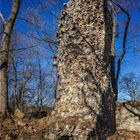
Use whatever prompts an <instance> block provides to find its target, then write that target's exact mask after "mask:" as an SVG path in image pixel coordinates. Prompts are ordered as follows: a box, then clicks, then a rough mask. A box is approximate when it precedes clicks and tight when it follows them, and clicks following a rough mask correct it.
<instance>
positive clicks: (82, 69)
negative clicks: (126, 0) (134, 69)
mask: <svg viewBox="0 0 140 140" xmlns="http://www.w3.org/2000/svg"><path fill="white" fill-rule="evenodd" d="M57 37H58V44H59V49H58V54H57V62H58V80H59V83H58V92H59V97H58V99H57V101H56V106H55V110H54V111H53V112H52V115H53V116H58V117H60V118H62V120H63V119H66V120H68V119H70V118H73V119H74V118H75V119H74V120H75V121H72V122H71V123H70V124H68V123H67V125H68V126H67V129H66V130H67V131H66V130H65V133H67V134H68V131H69V133H70V130H71V129H72V130H71V131H73V134H72V135H73V137H74V138H75V139H76V138H78V139H80V140H86V139H87V138H88V136H89V134H90V133H91V131H93V129H94V130H95V129H96V131H97V133H98V134H99V135H101V136H100V139H102V140H103V139H105V138H104V136H102V134H101V133H105V132H106V135H110V134H111V133H112V132H113V131H114V126H113V123H114V121H115V119H114V115H115V114H114V109H113V108H114V100H113V96H111V90H110V86H109V84H110V82H109V81H110V77H109V59H110V50H111V40H112V19H111V16H110V14H109V12H108V11H107V6H106V2H105V1H104V0H71V1H70V2H68V3H67V4H66V10H64V11H63V13H62V15H61V19H60V23H59V29H58V35H57ZM108 121H109V122H108ZM74 125H75V127H70V126H74ZM65 126H66V125H65ZM65 135H66V134H65ZM69 135H71V134H69ZM105 137H106V136H105Z"/></svg>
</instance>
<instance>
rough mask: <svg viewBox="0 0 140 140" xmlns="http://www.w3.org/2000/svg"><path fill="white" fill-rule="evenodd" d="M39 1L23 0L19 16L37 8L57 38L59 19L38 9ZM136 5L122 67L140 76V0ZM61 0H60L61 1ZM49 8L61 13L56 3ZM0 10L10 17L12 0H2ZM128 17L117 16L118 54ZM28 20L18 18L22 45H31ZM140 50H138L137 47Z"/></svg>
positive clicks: (122, 70)
mask: <svg viewBox="0 0 140 140" xmlns="http://www.w3.org/2000/svg"><path fill="white" fill-rule="evenodd" d="M39 1H41V2H42V1H43V0H33V1H31V0H28V2H29V3H27V1H26V0H23V3H22V5H21V9H20V12H19V15H18V17H22V16H23V15H24V18H28V16H29V15H28V14H30V11H31V9H34V8H35V10H37V14H38V16H39V17H40V18H41V20H42V21H45V25H44V27H43V28H44V30H45V29H46V30H49V31H48V32H49V36H50V37H51V38H53V39H54V38H55V34H56V31H57V25H58V20H56V19H54V18H53V17H52V15H51V14H50V13H49V12H48V11H46V10H39V9H38V3H39ZM58 1H59V0H58ZM61 1H62V3H65V2H67V1H68V0H61ZM135 1H136V5H135V6H130V7H129V13H130V15H131V23H130V28H129V34H128V39H127V46H126V48H127V52H126V55H125V57H124V60H123V62H122V69H121V75H124V74H126V73H130V72H133V73H136V74H137V75H139V76H140V74H139V73H140V21H139V19H140V8H139V7H140V1H139V0H135ZM59 2H60V1H59ZM62 3H61V2H60V3H59V4H60V5H59V7H62V9H63V6H62V5H63V4H62ZM47 6H48V7H47V8H48V9H49V10H50V11H52V12H53V13H55V14H57V15H60V13H61V9H60V8H58V7H57V6H55V5H54V4H49V5H47ZM0 11H1V12H2V13H3V15H4V17H5V18H8V16H9V14H10V11H11V0H0ZM126 18H127V17H126V16H125V14H119V15H118V17H117V20H118V31H119V38H117V39H116V55H117V56H119V54H120V52H121V47H122V37H123V31H124V21H125V19H126ZM25 23H26V22H25V21H23V20H19V19H18V20H16V26H15V27H16V29H17V31H18V32H19V38H22V39H21V41H22V45H25V46H26V45H31V44H32V43H34V42H32V40H30V39H27V37H26V35H28V34H29V33H31V32H33V33H34V31H30V28H31V27H30V26H27V24H25ZM36 44H37V45H38V46H44V47H47V44H45V43H42V44H41V45H40V43H36ZM134 48H136V49H138V50H139V51H136V49H134ZM40 51H41V53H42V54H43V55H48V56H52V55H53V54H52V52H51V51H47V52H46V51H45V50H44V49H42V50H40ZM52 62H53V61H52V60H49V63H51V64H52ZM41 64H42V68H45V67H46V66H47V63H46V61H45V57H42V60H41Z"/></svg>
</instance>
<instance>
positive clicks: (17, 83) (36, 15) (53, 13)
mask: <svg viewBox="0 0 140 140" xmlns="http://www.w3.org/2000/svg"><path fill="white" fill-rule="evenodd" d="M65 2H67V1H66V0H58V1H57V0H47V1H46V0H36V1H28V0H27V1H26V0H25V1H24V0H23V1H22V3H21V6H20V8H19V11H18V15H17V17H16V21H15V25H14V28H13V31H12V34H11V42H10V47H9V52H8V53H9V58H8V59H9V60H8V62H9V63H8V83H7V84H8V102H9V107H10V108H15V106H16V107H19V108H24V106H28V105H29V106H30V105H33V106H43V105H47V106H53V105H54V102H55V98H56V97H57V94H59V93H58V92H57V82H58V81H57V68H56V67H55V55H56V53H57V48H58V45H57V41H56V32H57V27H58V22H59V18H60V14H61V11H62V10H63V9H64V6H63V4H64V3H65ZM116 3H118V4H119V5H120V6H121V7H122V8H124V9H125V10H126V11H127V12H128V13H129V15H130V16H131V21H130V26H129V29H128V33H127V35H128V37H127V39H126V46H125V54H124V57H123V60H122V61H121V64H120V66H121V67H120V71H119V74H120V75H119V77H118V81H117V84H118V91H117V92H118V93H119V98H118V101H124V100H139V98H140V86H139V85H140V84H139V67H140V65H139V60H140V59H139V57H140V55H139V51H140V50H139V49H140V48H139V35H140V33H139V28H140V23H139V21H138V18H139V14H140V9H139V1H131V0H126V1H125V0H124V1H119V0H116ZM11 7H12V1H8V0H5V1H2V0H1V1H0V8H1V9H0V11H1V14H3V17H4V18H5V20H7V18H8V17H9V15H10V11H11ZM111 12H113V13H114V19H115V20H116V23H115V24H116V25H115V30H116V31H115V35H114V37H115V42H114V45H115V52H114V54H115V62H114V69H115V73H116V76H117V70H118V60H119V58H120V57H121V55H122V53H124V52H123V51H124V48H123V47H124V46H123V40H124V32H125V27H126V23H127V16H126V13H125V12H124V11H122V10H120V8H118V7H117V6H115V7H114V11H111ZM0 22H1V23H0V24H1V28H0V36H1V41H2V36H3V31H4V26H5V25H4V23H3V21H2V19H1V20H0Z"/></svg>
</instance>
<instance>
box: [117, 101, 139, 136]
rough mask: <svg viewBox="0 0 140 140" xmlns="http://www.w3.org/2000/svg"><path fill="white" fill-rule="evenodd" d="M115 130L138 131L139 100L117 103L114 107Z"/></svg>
mask: <svg viewBox="0 0 140 140" xmlns="http://www.w3.org/2000/svg"><path fill="white" fill-rule="evenodd" d="M116 121H117V123H116V124H117V130H121V129H125V130H129V131H136V132H139V133H140V102H136V101H135V102H134V101H133V102H126V103H121V104H120V103H119V104H118V105H117V108H116Z"/></svg>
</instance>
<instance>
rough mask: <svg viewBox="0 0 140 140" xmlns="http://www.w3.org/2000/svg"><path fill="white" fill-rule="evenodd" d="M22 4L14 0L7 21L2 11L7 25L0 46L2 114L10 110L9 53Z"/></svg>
mask: <svg viewBox="0 0 140 140" xmlns="http://www.w3.org/2000/svg"><path fill="white" fill-rule="evenodd" d="M20 4H21V0H13V6H12V11H11V14H10V16H9V18H8V20H7V21H6V20H5V19H4V17H3V15H2V13H1V14H0V16H1V18H2V20H3V23H4V26H5V28H4V33H3V37H2V47H1V48H0V52H1V54H0V113H2V114H6V112H7V110H8V95H7V94H8V86H7V85H8V83H7V82H8V73H7V70H8V55H9V49H10V38H11V34H12V30H13V27H14V23H15V20H16V17H17V14H18V11H19V7H20Z"/></svg>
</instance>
